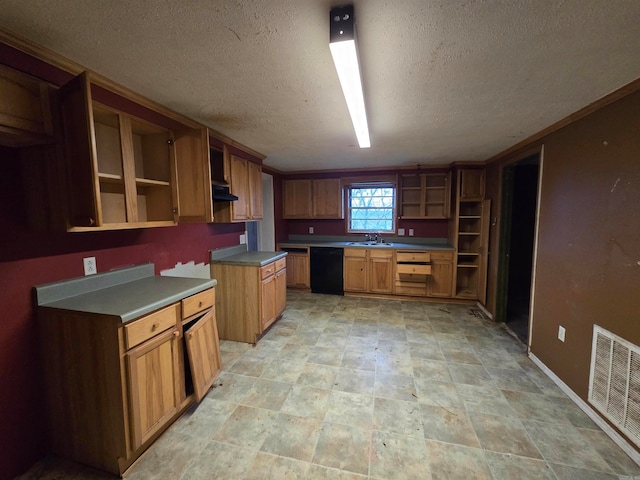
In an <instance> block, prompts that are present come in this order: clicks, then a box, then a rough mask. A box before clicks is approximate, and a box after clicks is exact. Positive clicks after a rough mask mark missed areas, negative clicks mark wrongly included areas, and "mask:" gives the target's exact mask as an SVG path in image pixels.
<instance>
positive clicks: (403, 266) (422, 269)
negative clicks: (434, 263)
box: [396, 263, 431, 275]
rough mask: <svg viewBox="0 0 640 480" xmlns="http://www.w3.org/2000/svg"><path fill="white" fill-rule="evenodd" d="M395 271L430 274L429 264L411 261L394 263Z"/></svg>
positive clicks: (399, 272)
mask: <svg viewBox="0 0 640 480" xmlns="http://www.w3.org/2000/svg"><path fill="white" fill-rule="evenodd" d="M396 273H398V274H403V273H410V274H415V275H431V265H416V264H412V263H399V264H397V265H396Z"/></svg>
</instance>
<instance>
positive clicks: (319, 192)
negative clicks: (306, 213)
mask: <svg viewBox="0 0 640 480" xmlns="http://www.w3.org/2000/svg"><path fill="white" fill-rule="evenodd" d="M313 217H314V218H344V201H343V193H342V183H341V181H340V179H339V178H326V179H321V180H313Z"/></svg>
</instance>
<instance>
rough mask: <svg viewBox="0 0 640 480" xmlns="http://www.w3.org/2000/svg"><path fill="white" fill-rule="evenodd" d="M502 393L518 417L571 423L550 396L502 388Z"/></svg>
mask: <svg viewBox="0 0 640 480" xmlns="http://www.w3.org/2000/svg"><path fill="white" fill-rule="evenodd" d="M502 395H503V396H504V398H505V399H506V400H507V402H509V406H510V407H511V409H512V410H513V411H514V412H516V414H517V415H518V417H520V418H525V419H527V420H538V421H541V422H551V423H571V422H570V421H569V419H568V418H567V416H566V415H564V413H563V408H562V407H561V406H560V405H558V402H557V401H554V399H553V398H552V397H548V396H546V395H543V394H541V393H529V392H516V391H513V390H503V391H502ZM576 408H577V407H576Z"/></svg>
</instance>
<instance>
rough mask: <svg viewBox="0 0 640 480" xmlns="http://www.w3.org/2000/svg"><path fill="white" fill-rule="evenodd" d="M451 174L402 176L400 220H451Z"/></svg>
mask: <svg viewBox="0 0 640 480" xmlns="http://www.w3.org/2000/svg"><path fill="white" fill-rule="evenodd" d="M450 199H451V172H446V173H421V174H411V175H402V177H401V185H400V218H402V219H437V218H449V216H450V213H451V202H450Z"/></svg>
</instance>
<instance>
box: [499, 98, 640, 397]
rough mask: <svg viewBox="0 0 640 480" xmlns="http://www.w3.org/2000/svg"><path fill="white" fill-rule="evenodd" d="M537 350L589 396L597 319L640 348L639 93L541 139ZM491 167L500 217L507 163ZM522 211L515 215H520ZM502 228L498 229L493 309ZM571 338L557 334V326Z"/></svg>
mask: <svg viewBox="0 0 640 480" xmlns="http://www.w3.org/2000/svg"><path fill="white" fill-rule="evenodd" d="M541 144H543V145H544V160H543V169H542V190H541V196H540V214H539V238H538V244H537V249H538V254H537V268H536V271H535V273H534V275H535V285H536V286H535V294H534V298H533V304H534V315H533V334H532V338H531V352H532V353H533V354H534V355H535V356H536V357H538V358H539V359H540V360H541V361H542V362H543V363H544V364H545V365H547V366H548V367H549V368H550V369H551V370H552V371H553V372H554V373H555V374H556V375H557V376H558V377H559V378H560V379H561V380H562V381H564V382H565V383H566V384H567V385H568V386H569V387H570V388H571V389H572V390H573V391H574V392H575V393H577V394H578V395H579V396H580V397H581V398H582V399H583V400H585V401H586V399H587V391H588V384H589V367H590V355H591V340H592V332H593V325H594V324H597V325H600V326H602V327H604V328H606V329H608V330H610V331H612V332H613V333H615V334H617V335H620V336H621V337H623V338H625V339H627V340H628V341H630V342H632V343H634V344H636V345H640V93H633V94H631V95H628V96H627V97H624V98H622V99H621V100H618V101H616V102H614V103H612V104H610V105H608V106H606V107H604V108H601V109H599V110H597V111H595V112H593V113H591V114H590V115H588V116H586V117H584V118H582V119H580V120H578V121H576V122H574V123H571V124H569V125H568V126H566V127H564V128H562V129H560V130H558V131H556V132H554V133H552V134H550V135H547V136H546V137H544V138H543V139H542V140H541V141H540V142H538V143H537V144H536V145H532V146H530V147H534V148H535V147H536V146H538V147H539V145H541ZM513 159H514V156H511V157H510V158H504V159H500V160H498V161H497V162H496V163H493V164H491V165H490V166H489V167H488V171H487V181H488V188H487V191H488V194H489V196H491V197H492V198H493V201H494V205H496V206H497V207H498V208H496V209H494V213H493V214H492V216H498V218H499V214H500V212H499V191H500V188H499V183H500V170H501V166H502V165H504V164H507V163H509V162H510V161H512V160H513ZM516 214H517V213H516ZM498 229H499V225H496V226H493V227H492V231H491V235H492V238H491V243H490V248H491V255H490V257H491V262H490V267H489V301H488V305H487V306H488V308H489V310H490V311H492V312H495V305H496V298H495V296H496V280H497V262H498V238H497V232H498ZM559 325H562V326H564V327H565V328H566V341H565V342H564V343H562V342H560V341H559V340H557V334H558V326H559Z"/></svg>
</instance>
